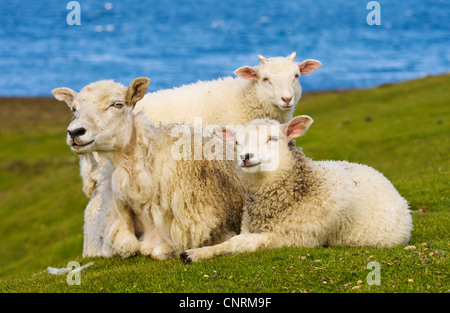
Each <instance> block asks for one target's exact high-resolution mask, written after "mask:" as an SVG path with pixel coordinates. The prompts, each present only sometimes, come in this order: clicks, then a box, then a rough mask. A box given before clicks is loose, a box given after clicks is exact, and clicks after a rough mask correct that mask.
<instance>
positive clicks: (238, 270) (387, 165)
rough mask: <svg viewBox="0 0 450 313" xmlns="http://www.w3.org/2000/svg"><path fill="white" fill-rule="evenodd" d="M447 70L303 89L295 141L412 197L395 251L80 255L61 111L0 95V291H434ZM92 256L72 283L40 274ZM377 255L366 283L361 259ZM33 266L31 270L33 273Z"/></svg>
mask: <svg viewBox="0 0 450 313" xmlns="http://www.w3.org/2000/svg"><path fill="white" fill-rule="evenodd" d="M449 85H450V76H449V75H444V76H437V77H427V78H425V79H419V80H415V81H409V82H405V83H400V84H396V85H386V86H381V87H379V88H374V89H367V90H353V91H343V92H325V93H309V94H305V95H304V97H303V99H302V100H301V102H300V105H299V106H298V109H297V112H296V114H308V115H310V116H312V117H313V118H314V119H315V123H314V124H313V125H312V126H311V128H310V130H309V131H308V133H307V134H306V135H305V136H304V137H302V138H300V139H298V144H299V145H301V146H302V147H304V151H305V153H306V154H307V155H308V156H310V157H312V158H313V159H316V160H319V159H336V160H349V161H353V162H359V163H364V164H368V165H370V166H373V167H374V168H376V169H378V170H379V171H381V172H383V173H384V174H385V175H386V176H387V177H388V178H389V179H390V180H391V181H392V182H393V184H394V185H395V186H396V187H397V189H398V190H399V191H400V193H401V194H402V195H403V196H404V197H405V198H406V199H408V200H409V201H410V204H411V208H412V209H413V210H415V211H416V212H417V213H414V229H413V234H412V237H411V240H410V245H414V246H415V247H416V248H415V249H412V250H405V249H404V247H397V248H394V249H366V248H314V249H311V248H283V249H275V250H270V251H258V252H255V253H248V254H243V255H238V256H222V257H217V258H215V259H213V260H210V261H204V262H200V263H196V264H191V265H188V266H186V265H183V264H182V263H181V262H180V261H178V260H172V261H166V262H157V261H152V260H150V259H148V258H145V257H132V258H129V259H126V260H120V259H111V260H105V259H100V258H93V259H83V258H81V257H80V255H81V250H82V227H83V209H84V207H85V205H86V204H87V199H86V198H85V197H84V196H83V194H82V192H81V180H80V178H79V176H78V164H77V159H76V158H75V157H74V155H73V154H72V153H71V152H70V150H69V149H68V148H67V147H66V146H65V144H64V138H65V127H66V125H67V123H68V121H70V114H69V112H68V110H67V108H65V107H64V104H61V103H58V102H55V101H53V100H48V99H33V100H20V99H3V100H1V101H0V109H1V112H2V113H1V114H2V115H1V116H0V146H1V147H2V148H1V149H0V291H3V292H11V291H12V292H63V291H65V292H102V291H103V292H144V291H145V292H216V291H217V292H444V291H447V290H449V289H450V284H449V276H448V269H449V268H450V264H449V263H450V262H449V261H448V245H449V235H448V230H449V225H450V214H449V210H448V208H449V202H450V201H449V200H450V191H449V190H450V188H449V187H450V186H449V174H450V169H449V161H448V159H449V148H450V143H449V137H448V136H449V133H450V120H449V117H450V106H449V103H448V100H449V99H450V91H449V89H448V86H449ZM71 260H76V261H79V262H80V263H81V264H85V263H87V262H90V261H92V262H94V265H93V266H92V267H90V268H88V269H86V270H85V271H83V273H82V281H81V285H80V286H69V285H68V284H67V283H66V280H65V279H66V276H52V275H48V274H47V273H46V270H45V269H46V267H47V266H53V267H64V266H66V264H67V263H68V262H69V261H71ZM370 261H377V262H379V263H380V265H381V285H380V286H376V285H373V286H370V285H368V284H367V283H366V276H367V274H368V273H369V272H370V270H369V269H366V265H367V263H368V262H370ZM33 273H34V274H33Z"/></svg>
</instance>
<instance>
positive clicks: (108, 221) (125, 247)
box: [102, 195, 140, 258]
mask: <svg viewBox="0 0 450 313" xmlns="http://www.w3.org/2000/svg"><path fill="white" fill-rule="evenodd" d="M109 196H111V195H109ZM111 198H112V199H105V197H104V198H103V203H102V206H103V205H108V206H107V208H106V209H108V214H106V216H105V220H104V221H103V222H104V224H105V226H106V227H105V228H106V229H105V240H104V241H105V244H104V246H105V247H106V251H104V253H103V255H104V256H111V255H115V254H118V255H120V256H121V257H122V258H126V257H129V256H130V255H133V254H136V253H137V252H138V251H139V249H140V243H139V240H138V239H137V237H136V235H135V232H134V224H133V214H132V211H131V210H130V209H129V208H128V207H127V206H126V205H125V204H124V203H122V202H121V201H119V200H117V199H115V198H114V197H113V196H112V197H111Z"/></svg>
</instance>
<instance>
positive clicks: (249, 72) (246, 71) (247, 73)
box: [234, 66, 259, 80]
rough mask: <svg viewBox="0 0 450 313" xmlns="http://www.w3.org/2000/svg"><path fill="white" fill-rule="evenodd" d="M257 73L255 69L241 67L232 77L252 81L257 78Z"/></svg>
mask: <svg viewBox="0 0 450 313" xmlns="http://www.w3.org/2000/svg"><path fill="white" fill-rule="evenodd" d="M258 71H259V69H258V68H257V67H250V66H243V67H240V68H238V69H237V70H235V71H234V75H236V76H237V77H240V78H243V79H247V80H254V79H257V78H258Z"/></svg>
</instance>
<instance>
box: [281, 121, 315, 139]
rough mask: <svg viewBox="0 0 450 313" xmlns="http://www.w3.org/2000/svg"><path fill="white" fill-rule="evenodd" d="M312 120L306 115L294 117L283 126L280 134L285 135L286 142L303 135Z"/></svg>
mask: <svg viewBox="0 0 450 313" xmlns="http://www.w3.org/2000/svg"><path fill="white" fill-rule="evenodd" d="M313 122H314V120H313V119H312V118H311V117H309V116H308V115H300V116H296V117H294V118H293V119H292V120H290V121H289V123H287V124H286V125H284V126H283V128H282V132H283V134H285V135H286V138H287V141H288V142H289V141H291V140H292V139H294V138H297V137H300V136H301V135H303V134H304V133H305V132H306V131H307V130H308V128H309V126H310V125H311V124H312V123H313Z"/></svg>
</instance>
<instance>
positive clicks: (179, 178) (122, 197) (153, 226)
mask: <svg viewBox="0 0 450 313" xmlns="http://www.w3.org/2000/svg"><path fill="white" fill-rule="evenodd" d="M149 83H150V80H149V79H148V78H137V79H135V80H133V82H132V83H131V84H130V85H129V87H128V88H127V87H125V86H123V85H122V84H119V83H116V82H114V81H109V80H105V81H99V82H95V83H91V84H89V85H88V86H86V87H84V88H83V89H82V90H81V91H80V93H76V92H75V91H73V90H71V89H69V88H62V89H56V90H54V91H53V94H54V95H56V96H57V97H58V98H60V99H64V101H66V102H67V104H68V105H69V107H70V108H71V109H72V110H73V111H74V114H75V118H74V120H73V121H72V122H71V123H70V124H69V126H68V128H67V132H68V135H67V144H68V145H69V146H70V148H71V149H72V151H73V152H75V153H77V154H79V155H84V156H86V155H87V154H89V153H94V152H95V153H97V154H98V158H100V159H101V160H104V161H105V163H104V164H105V165H104V166H103V169H102V175H101V178H100V179H99V180H98V186H100V187H101V188H98V187H97V188H96V189H95V190H94V194H93V197H92V199H91V202H93V205H92V208H95V210H96V212H94V213H95V214H93V216H90V218H91V220H90V221H89V223H87V224H89V225H88V226H87V227H88V229H85V230H87V231H88V233H89V235H91V236H92V239H91V244H92V246H93V247H92V249H91V247H86V246H85V248H86V250H92V251H86V253H87V254H91V255H99V256H104V257H112V256H116V255H118V256H120V257H123V258H125V257H128V256H130V255H133V254H136V253H141V254H143V255H148V256H150V257H152V258H154V259H158V260H165V259H169V258H172V257H174V256H176V255H177V254H178V253H179V252H181V251H183V250H185V249H187V248H190V247H200V246H203V245H205V244H214V243H218V242H222V241H224V240H226V239H228V238H230V237H232V236H233V235H235V234H237V233H238V232H239V230H240V225H241V216H242V208H243V205H244V199H245V195H244V192H245V190H244V188H243V185H242V183H241V182H240V180H239V178H238V177H237V174H236V171H234V170H233V169H234V168H235V164H234V162H233V161H226V160H225V161H223V160H221V159H220V158H217V156H219V157H220V153H225V152H227V151H222V152H220V151H216V150H215V149H210V150H207V149H206V150H202V152H203V158H202V159H201V160H195V159H192V151H189V150H191V149H190V148H191V146H192V147H193V148H194V152H195V148H196V144H197V143H196V142H195V136H196V133H198V132H199V131H200V132H202V131H203V130H202V129H196V128H195V127H193V126H186V125H179V124H170V125H163V126H155V125H153V124H151V123H150V121H149V120H148V118H147V117H146V116H145V115H144V114H143V113H142V112H139V113H135V111H134V110H133V109H134V107H135V104H136V102H137V101H138V100H140V99H141V98H142V97H143V96H144V94H145V92H146V90H147V88H148V85H149ZM180 132H181V133H182V134H183V136H182V138H181V139H179V138H178V137H179V136H178V137H177V135H179V133H180ZM186 134H188V136H186ZM192 138H194V140H192ZM182 139H183V140H186V141H183V140H182ZM191 140H192V141H191ZM180 141H181V143H183V144H185V146H183V153H182V156H183V158H181V159H180V158H178V154H177V153H176V152H178V151H175V150H176V149H174V147H179V145H178V146H177V144H178V143H179V142H180ZM204 141H205V139H202V141H201V142H200V144H201V146H202V148H203V144H204V143H205V142H204ZM207 143H208V144H210V145H212V146H214V147H215V146H217V147H218V148H220V147H221V146H222V141H221V140H220V139H219V138H217V137H216V136H213V138H211V139H210V140H209V141H208V142H207ZM188 148H189V149H188ZM186 151H187V152H186ZM216 158H217V160H216ZM88 207H89V205H88ZM91 213H92V212H91Z"/></svg>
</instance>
